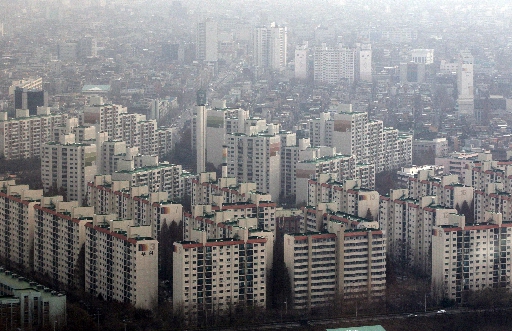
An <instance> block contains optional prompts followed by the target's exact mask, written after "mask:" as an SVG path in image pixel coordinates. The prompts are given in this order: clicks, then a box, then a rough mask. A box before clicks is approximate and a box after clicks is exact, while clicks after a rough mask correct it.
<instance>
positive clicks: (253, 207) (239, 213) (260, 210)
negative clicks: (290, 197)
mask: <svg viewBox="0 0 512 331" xmlns="http://www.w3.org/2000/svg"><path fill="white" fill-rule="evenodd" d="M253 197H254V198H256V199H258V196H257V195H253ZM263 197H264V196H263ZM254 201H255V202H253V200H251V199H248V202H237V203H223V204H220V205H194V206H192V211H191V212H190V213H187V212H185V213H183V231H184V233H183V238H185V239H189V238H190V235H191V233H192V232H193V230H194V229H202V230H204V231H206V233H207V234H208V238H218V237H222V235H221V233H222V232H223V231H224V230H222V229H220V228H219V223H222V222H228V221H235V220H242V225H243V226H244V227H247V228H252V229H260V230H265V231H270V232H274V231H275V229H276V215H275V210H276V203H275V202H272V201H268V200H267V201H265V200H254Z"/></svg>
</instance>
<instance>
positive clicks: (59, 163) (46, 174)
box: [41, 143, 97, 204]
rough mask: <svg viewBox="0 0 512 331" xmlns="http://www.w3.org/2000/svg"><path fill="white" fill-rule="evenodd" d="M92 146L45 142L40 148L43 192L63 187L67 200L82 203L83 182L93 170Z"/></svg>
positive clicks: (84, 182)
mask: <svg viewBox="0 0 512 331" xmlns="http://www.w3.org/2000/svg"><path fill="white" fill-rule="evenodd" d="M96 152H97V150H96V146H95V145H91V144H76V143H64V144H60V143H47V144H44V145H43V146H42V150H41V181H42V182H43V188H44V190H45V192H48V190H50V189H51V188H52V187H53V188H57V189H60V188H61V187H62V188H64V190H65V192H66V197H67V200H69V201H71V200H73V201H78V203H79V204H82V203H83V201H84V199H85V193H86V191H87V182H89V181H91V180H92V179H93V177H94V175H95V174H96V165H95V160H96Z"/></svg>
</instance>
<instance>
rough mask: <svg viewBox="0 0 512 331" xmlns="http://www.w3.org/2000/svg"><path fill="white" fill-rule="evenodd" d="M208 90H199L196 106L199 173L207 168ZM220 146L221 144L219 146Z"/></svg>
mask: <svg viewBox="0 0 512 331" xmlns="http://www.w3.org/2000/svg"><path fill="white" fill-rule="evenodd" d="M205 133H206V91H204V90H199V91H197V106H196V144H195V145H196V161H197V173H198V174H200V173H202V172H205V170H206V134H205ZM219 147H220V146H219Z"/></svg>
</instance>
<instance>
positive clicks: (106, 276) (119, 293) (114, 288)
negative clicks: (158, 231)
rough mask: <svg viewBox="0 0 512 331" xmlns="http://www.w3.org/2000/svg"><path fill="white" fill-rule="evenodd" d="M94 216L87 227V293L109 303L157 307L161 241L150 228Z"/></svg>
mask: <svg viewBox="0 0 512 331" xmlns="http://www.w3.org/2000/svg"><path fill="white" fill-rule="evenodd" d="M131 222H132V221H131V220H115V219H108V218H107V217H105V215H94V218H93V220H92V222H88V223H87V224H85V237H86V240H85V275H86V276H85V291H86V292H88V293H90V294H91V295H93V296H101V297H102V298H103V299H104V300H107V301H112V300H113V301H118V302H125V303H130V304H132V305H133V306H134V307H136V308H140V309H153V308H155V307H156V306H157V304H158V241H157V240H156V239H155V238H154V237H152V228H151V226H148V225H143V226H132V225H131Z"/></svg>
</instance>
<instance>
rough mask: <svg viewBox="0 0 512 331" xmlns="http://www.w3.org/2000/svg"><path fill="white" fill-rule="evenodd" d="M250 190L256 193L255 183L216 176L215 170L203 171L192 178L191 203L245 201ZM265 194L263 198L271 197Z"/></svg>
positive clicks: (206, 203) (218, 203) (248, 197)
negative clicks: (239, 181)
mask: <svg viewBox="0 0 512 331" xmlns="http://www.w3.org/2000/svg"><path fill="white" fill-rule="evenodd" d="M251 192H252V193H254V194H258V193H257V190H256V183H238V182H237V180H236V178H234V177H221V178H217V174H216V173H215V172H203V173H200V174H198V175H197V179H194V180H192V195H191V197H192V205H208V204H216V205H220V204H222V203H236V202H246V201H248V200H249V199H250V195H251ZM258 195H261V196H264V194H258ZM266 196H267V197H266V198H265V199H267V200H270V199H271V197H270V195H266Z"/></svg>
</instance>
